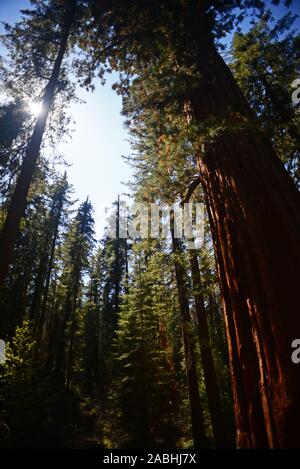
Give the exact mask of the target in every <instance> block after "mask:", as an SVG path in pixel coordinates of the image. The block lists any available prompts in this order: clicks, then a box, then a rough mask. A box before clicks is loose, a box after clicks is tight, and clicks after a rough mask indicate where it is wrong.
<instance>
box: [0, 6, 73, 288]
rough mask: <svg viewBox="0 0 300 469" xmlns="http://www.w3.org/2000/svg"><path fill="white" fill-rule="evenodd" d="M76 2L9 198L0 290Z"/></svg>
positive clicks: (70, 9)
mask: <svg viewBox="0 0 300 469" xmlns="http://www.w3.org/2000/svg"><path fill="white" fill-rule="evenodd" d="M75 4H76V0H70V1H69V5H68V7H67V9H66V14H65V21H64V24H63V27H62V40H61V44H60V47H59V51H58V54H57V57H56V60H55V63H54V67H53V70H52V74H51V77H50V79H49V83H48V85H47V87H46V90H45V94H44V98H43V102H42V109H43V111H42V112H41V114H40V116H39V117H38V119H37V122H36V125H35V128H34V130H33V134H32V137H31V139H30V141H29V143H28V146H27V149H26V154H25V158H24V161H23V164H22V167H21V172H20V176H19V178H18V181H17V185H16V188H15V192H14V194H13V196H12V200H11V203H10V207H9V209H8V213H7V216H6V220H5V224H4V227H3V230H2V233H1V240H0V259H1V264H0V288H2V287H3V284H4V281H5V278H6V276H7V273H8V269H9V265H10V263H11V260H12V254H13V250H14V246H15V243H16V239H17V236H18V232H19V225H20V220H21V218H22V217H23V216H24V213H25V209H26V199H27V195H28V191H29V187H30V184H31V181H32V177H33V174H34V170H35V167H36V163H37V160H38V156H39V152H40V148H41V143H42V139H43V135H44V131H45V127H46V122H47V118H48V115H49V112H50V109H51V105H52V103H53V98H54V93H55V90H56V88H57V85H58V80H59V73H60V69H61V64H62V60H63V57H64V55H65V52H66V49H67V44H68V38H69V34H70V30H71V27H72V24H73V19H74V15H75Z"/></svg>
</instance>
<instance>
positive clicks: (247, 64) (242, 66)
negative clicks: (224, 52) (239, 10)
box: [230, 12, 300, 185]
mask: <svg viewBox="0 0 300 469" xmlns="http://www.w3.org/2000/svg"><path fill="white" fill-rule="evenodd" d="M294 21H295V17H294V16H292V15H291V14H290V13H288V14H287V15H285V16H284V17H283V18H281V19H280V20H278V21H277V22H274V20H273V18H272V16H271V13H270V12H268V13H267V14H265V15H264V16H263V18H262V19H261V20H260V21H259V22H257V23H255V24H254V25H253V26H252V27H251V29H250V30H249V32H247V33H241V32H239V33H236V34H235V36H234V39H233V43H232V47H231V50H230V54H231V68H232V70H233V73H234V75H235V77H236V79H237V82H238V84H239V86H240V87H241V90H242V91H243V93H244V94H245V96H246V98H247V99H248V101H249V103H250V104H251V106H252V108H253V110H254V112H255V114H256V116H257V118H258V120H259V122H260V125H261V127H262V128H263V129H264V131H265V133H266V134H267V136H268V137H269V138H270V139H271V140H272V143H273V146H274V149H275V151H276V153H277V155H278V156H279V157H280V158H281V159H282V161H283V162H284V164H285V166H286V168H287V170H288V171H289V173H290V174H291V175H292V176H293V178H294V180H295V183H296V184H297V185H299V182H300V173H299V154H300V133H299V128H300V120H299V119H300V114H299V112H298V110H297V108H296V107H295V106H294V105H293V103H292V99H291V95H292V91H293V90H292V88H291V84H292V82H293V81H294V80H295V78H297V77H298V75H299V72H300V57H299V45H300V36H299V34H298V35H297V34H295V31H294V30H293V23H294Z"/></svg>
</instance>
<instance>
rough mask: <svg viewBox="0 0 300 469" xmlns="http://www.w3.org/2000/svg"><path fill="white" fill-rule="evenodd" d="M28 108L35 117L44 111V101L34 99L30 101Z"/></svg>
mask: <svg viewBox="0 0 300 469" xmlns="http://www.w3.org/2000/svg"><path fill="white" fill-rule="evenodd" d="M28 108H29V112H30V114H31V115H32V116H33V117H38V116H39V115H40V114H41V112H42V111H43V105H42V103H41V102H38V101H34V100H31V101H29V102H28Z"/></svg>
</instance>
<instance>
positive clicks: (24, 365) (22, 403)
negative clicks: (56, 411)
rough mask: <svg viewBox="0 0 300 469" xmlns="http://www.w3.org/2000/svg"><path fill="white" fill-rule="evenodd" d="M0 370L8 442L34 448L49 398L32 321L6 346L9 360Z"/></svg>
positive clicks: (44, 417)
mask: <svg viewBox="0 0 300 469" xmlns="http://www.w3.org/2000/svg"><path fill="white" fill-rule="evenodd" d="M0 368H1V370H0V372H1V374H0V402H1V419H2V420H3V421H5V422H6V424H7V425H8V427H9V429H10V442H9V443H10V444H11V445H12V446H13V445H21V446H25V447H26V446H27V445H32V444H33V443H34V438H35V437H38V434H39V432H40V431H41V430H43V425H44V423H45V422H46V420H47V414H48V408H49V401H50V396H49V391H48V388H47V380H46V378H45V376H44V373H43V371H42V368H41V363H40V362H39V361H38V360H37V358H36V356H35V341H34V339H33V328H32V324H31V323H30V322H29V321H24V322H23V324H22V325H21V326H19V327H17V328H16V332H15V335H14V337H13V339H12V341H11V342H9V343H6V361H5V364H4V365H1V367H0ZM35 444H37V445H38V441H35Z"/></svg>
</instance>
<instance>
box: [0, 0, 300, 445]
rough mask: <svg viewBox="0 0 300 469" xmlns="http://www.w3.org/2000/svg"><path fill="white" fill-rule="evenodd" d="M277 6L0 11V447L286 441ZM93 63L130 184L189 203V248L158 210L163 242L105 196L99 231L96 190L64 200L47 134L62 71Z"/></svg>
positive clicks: (296, 172) (287, 153) (38, 1)
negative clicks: (115, 121) (198, 215)
mask: <svg viewBox="0 0 300 469" xmlns="http://www.w3.org/2000/svg"><path fill="white" fill-rule="evenodd" d="M278 3H280V5H281V9H280V10H276V8H277V7H275V6H274V4H278ZM289 4H290V2H271V1H268V2H262V1H259V0H227V1H219V0H210V1H209V0H203V1H194V0H152V1H151V2H150V1H149V0H138V1H129V0H31V9H26V10H23V11H22V15H21V19H20V21H19V22H17V23H16V24H13V25H9V24H5V25H4V33H3V34H2V36H1V41H2V46H3V47H5V50H6V55H5V57H2V58H1V57H0V80H1V83H2V84H3V85H4V89H5V99H4V98H3V99H1V101H0V339H2V340H4V341H5V361H4V360H3V361H2V362H1V364H0V448H1V449H3V448H51V449H54V448H99V449H100V448H127V449H129V448H158V449H159V448H195V449H202V448H216V449H220V448H247V449H257V448H293V447H300V443H299V437H298V427H299V422H300V385H299V383H300V364H299V365H298V366H297V364H295V363H293V361H292V360H291V353H292V348H291V344H292V342H293V340H294V339H295V338H297V337H299V334H300V315H299V307H298V303H299V301H298V289H299V278H300V276H299V267H300V248H299V246H300V226H299V225H300V203H299V187H300V161H299V156H300V107H299V105H298V104H299V103H295V102H293V100H292V97H291V96H292V93H293V91H294V89H293V87H292V83H293V81H294V80H295V79H297V78H300V52H299V51H300V35H299V33H298V32H297V28H296V26H295V21H296V17H295V16H294V15H293V14H292V13H291V11H290V10H289V8H288V7H289ZM275 11H280V12H281V13H282V12H283V13H282V14H281V15H280V17H278V15H277V16H276V15H275V14H274V12H275ZM128 12H130V14H129V13H128ZM274 16H276V17H275V18H274ZM112 72H113V73H114V75H113V76H115V77H117V78H116V83H115V84H114V85H113V88H114V90H115V91H116V93H118V94H119V95H120V96H121V97H122V114H123V116H124V120H125V125H126V128H127V131H128V134H129V136H130V141H131V154H130V155H128V156H127V157H126V160H127V162H128V164H129V165H131V167H132V172H133V177H132V180H131V181H130V184H129V187H128V190H129V191H130V197H131V200H134V201H136V202H139V203H144V204H153V203H157V204H169V205H170V206H171V205H172V204H174V203H179V204H184V203H187V202H189V201H196V202H200V203H203V204H205V213H204V220H203V223H204V240H203V244H202V245H201V246H200V247H198V246H192V248H191V245H190V244H189V242H188V240H187V239H180V238H178V237H176V236H175V234H174V223H172V220H173V218H172V215H173V214H172V213H171V216H170V236H169V237H167V238H165V239H164V238H159V239H153V238H151V237H148V238H147V239H144V238H143V237H142V236H137V237H136V238H135V239H130V238H124V237H120V236H118V231H119V216H120V197H118V198H117V200H115V201H113V200H112V201H111V202H112V206H111V207H110V208H111V210H112V211H113V212H114V213H115V214H116V220H117V236H116V237H115V238H111V237H110V236H109V227H107V228H106V229H105V230H104V233H103V236H102V239H100V240H98V239H96V234H95V222H94V216H95V213H97V206H93V204H92V201H91V200H90V199H89V197H88V194H87V198H86V200H85V201H79V202H78V201H77V200H76V192H75V191H76V188H73V187H72V185H71V184H70V183H69V181H68V168H67V165H65V162H64V157H63V155H59V154H57V152H56V151H55V149H56V147H57V145H58V143H59V142H60V141H61V140H62V139H64V138H65V137H66V136H68V135H69V133H70V121H71V120H72V116H70V115H69V106H70V104H71V103H73V102H75V101H76V100H77V98H76V89H77V87H79V86H81V87H83V88H85V89H87V90H89V91H91V92H92V91H93V89H94V87H95V81H96V79H97V78H99V77H100V79H101V81H102V82H103V84H104V83H105V80H106V76H107V74H110V73H112ZM33 92H34V96H32V93H33ZM299 94H300V92H299ZM28 96H30V97H32V98H34V99H35V100H36V102H40V103H42V108H41V109H42V111H41V112H40V113H38V114H37V115H36V116H33V115H32V113H30V110H28V106H27V101H26V100H27V98H28ZM101 158H103V163H102V167H103V171H105V157H104V156H101ZM86 161H87V160H86V159H85V158H84V155H83V159H82V165H85V164H87V163H86ZM64 166H66V167H65V168H64ZM61 168H63V170H62V169H61ZM173 221H174V220H173Z"/></svg>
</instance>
